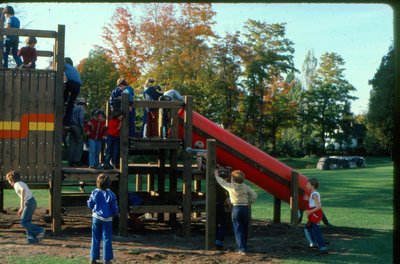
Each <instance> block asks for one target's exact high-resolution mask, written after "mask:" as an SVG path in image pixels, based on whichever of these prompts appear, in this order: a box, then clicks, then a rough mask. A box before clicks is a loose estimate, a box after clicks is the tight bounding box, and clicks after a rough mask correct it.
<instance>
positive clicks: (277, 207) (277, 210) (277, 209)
mask: <svg viewBox="0 0 400 264" xmlns="http://www.w3.org/2000/svg"><path fill="white" fill-rule="evenodd" d="M281 204H282V201H281V199H279V198H278V197H276V196H274V217H273V222H274V223H276V224H278V223H280V222H281Z"/></svg>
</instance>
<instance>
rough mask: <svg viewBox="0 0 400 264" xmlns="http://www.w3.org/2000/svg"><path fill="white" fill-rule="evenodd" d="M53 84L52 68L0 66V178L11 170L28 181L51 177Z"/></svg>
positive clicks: (53, 122) (54, 75)
mask: <svg viewBox="0 0 400 264" xmlns="http://www.w3.org/2000/svg"><path fill="white" fill-rule="evenodd" d="M55 87H56V72H55V71H52V70H20V69H0V98H2V99H1V100H0V166H1V167H0V177H1V178H0V181H5V179H4V177H5V175H6V173H7V172H8V171H9V170H10V169H12V170H18V171H19V172H20V174H21V176H22V179H23V180H24V181H27V182H45V181H48V180H50V179H52V176H53V169H54V164H55V159H54V149H55V146H54V132H55ZM59 147H60V146H59Z"/></svg>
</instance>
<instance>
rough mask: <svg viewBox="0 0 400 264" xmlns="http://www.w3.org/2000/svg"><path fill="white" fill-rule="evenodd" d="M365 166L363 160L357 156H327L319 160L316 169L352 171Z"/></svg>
mask: <svg viewBox="0 0 400 264" xmlns="http://www.w3.org/2000/svg"><path fill="white" fill-rule="evenodd" d="M365 166H366V163H365V159H364V158H363V157H359V156H350V157H346V156H328V157H322V158H320V159H319V160H318V163H317V169H320V170H336V169H349V168H350V169H352V168H362V167H365Z"/></svg>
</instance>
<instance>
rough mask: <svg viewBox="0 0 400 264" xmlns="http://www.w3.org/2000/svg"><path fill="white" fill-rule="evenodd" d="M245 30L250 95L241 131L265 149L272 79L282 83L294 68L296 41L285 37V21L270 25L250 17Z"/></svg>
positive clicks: (244, 55)
mask: <svg viewBox="0 0 400 264" xmlns="http://www.w3.org/2000/svg"><path fill="white" fill-rule="evenodd" d="M244 29H245V33H244V34H243V38H244V42H243V47H242V52H241V59H242V61H243V68H244V72H243V75H244V80H243V86H244V88H245V91H246V95H247V96H246V97H245V98H244V99H245V101H244V107H245V115H244V117H243V121H242V124H243V127H242V130H243V131H246V132H247V133H246V134H249V135H248V136H250V138H249V140H250V142H251V143H253V144H256V143H258V145H259V146H260V147H261V148H262V147H263V146H264V145H265V144H266V139H265V130H268V129H269V128H268V127H267V121H266V118H267V116H266V114H267V113H269V112H268V110H267V109H265V108H266V102H265V101H264V96H267V98H272V97H271V95H272V94H273V87H272V85H273V82H277V83H279V82H281V80H282V78H283V75H284V74H288V73H290V72H293V71H295V68H294V63H293V55H292V54H293V53H294V48H293V47H292V45H293V42H291V41H290V40H289V39H287V38H286V37H285V34H286V28H285V23H276V24H267V23H265V22H260V21H255V20H251V19H249V20H248V21H247V22H246V23H245V25H244ZM275 86H276V85H275ZM245 126H247V127H245ZM273 133H274V132H273V131H272V132H271V131H270V134H273Z"/></svg>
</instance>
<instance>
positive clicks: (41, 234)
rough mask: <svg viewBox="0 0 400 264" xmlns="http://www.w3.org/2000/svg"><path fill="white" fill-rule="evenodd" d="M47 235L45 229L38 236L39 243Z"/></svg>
mask: <svg viewBox="0 0 400 264" xmlns="http://www.w3.org/2000/svg"><path fill="white" fill-rule="evenodd" d="M45 233H46V229H44V228H43V230H42V232H40V233H39V234H38V235H37V236H36V238H37V239H38V240H39V241H41V240H42V239H43V238H44V235H45Z"/></svg>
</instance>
